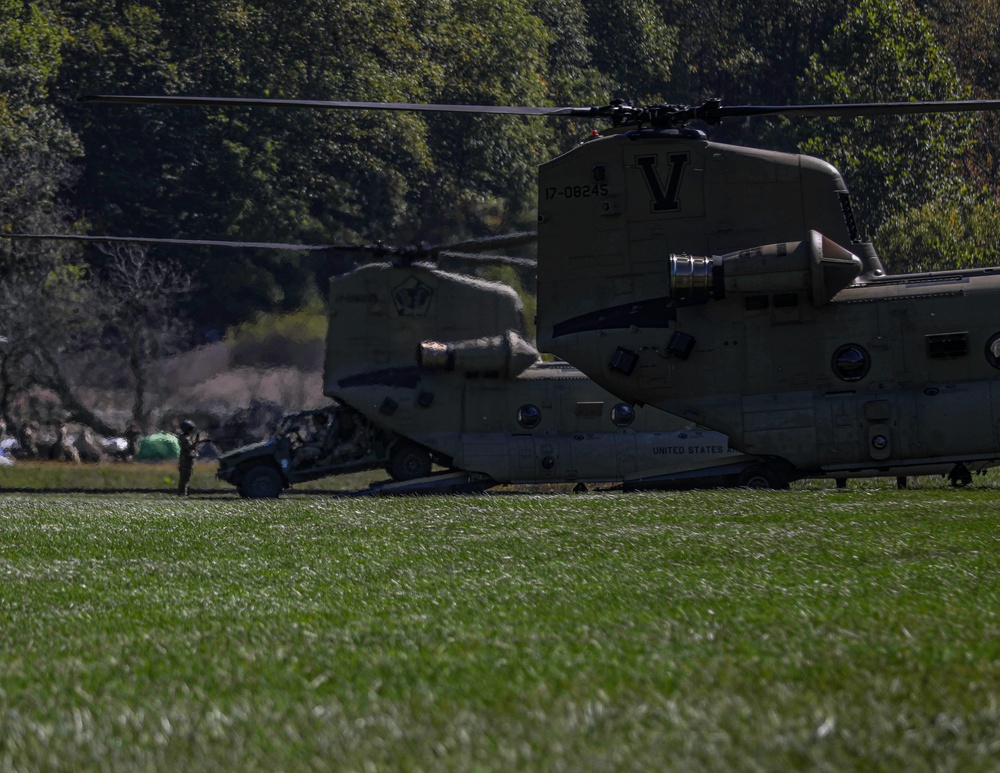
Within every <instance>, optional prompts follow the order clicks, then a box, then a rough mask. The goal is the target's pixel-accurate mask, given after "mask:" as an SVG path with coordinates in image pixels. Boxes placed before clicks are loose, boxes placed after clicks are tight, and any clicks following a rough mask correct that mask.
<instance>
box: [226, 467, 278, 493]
mask: <svg viewBox="0 0 1000 773" xmlns="http://www.w3.org/2000/svg"><path fill="white" fill-rule="evenodd" d="M284 488H285V482H284V481H283V480H282V479H281V473H280V472H278V470H277V469H275V468H274V467H272V466H271V465H269V464H257V465H254V466H253V467H251V468H250V469H249V470H247V471H246V472H245V473H243V477H242V478H240V484H239V486H238V490H239V492H240V496H241V497H243V498H244V499H277V498H278V496H279V495H280V494H281V492H282V491H283V490H284Z"/></svg>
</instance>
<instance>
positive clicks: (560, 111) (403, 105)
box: [78, 94, 603, 118]
mask: <svg viewBox="0 0 1000 773" xmlns="http://www.w3.org/2000/svg"><path fill="white" fill-rule="evenodd" d="M78 101H80V102H104V103H112V104H122V105H175V106H187V107H190V106H194V107H292V108H323V109H329V110H349V109H358V110H404V111H411V112H432V113H496V114H501V115H542V116H571V117H578V118H584V117H588V116H598V115H599V112H598V111H600V110H602V109H603V108H597V107H526V106H525V107H517V106H512V105H430V104H421V103H413V102H335V101H329V100H322V99H260V98H254V97H183V96H142V95H123V94H122V95H119V94H90V95H84V96H81V97H79V100H78Z"/></svg>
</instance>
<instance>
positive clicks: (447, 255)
mask: <svg viewBox="0 0 1000 773" xmlns="http://www.w3.org/2000/svg"><path fill="white" fill-rule="evenodd" d="M437 259H438V260H460V261H462V262H463V263H477V264H479V265H483V266H517V267H519V268H535V266H537V265H538V264H537V262H536V261H534V260H532V259H531V258H515V257H513V256H512V255H480V254H479V253H475V252H454V251H452V250H441V251H440V252H438V253H437Z"/></svg>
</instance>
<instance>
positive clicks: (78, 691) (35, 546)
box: [0, 484, 1000, 771]
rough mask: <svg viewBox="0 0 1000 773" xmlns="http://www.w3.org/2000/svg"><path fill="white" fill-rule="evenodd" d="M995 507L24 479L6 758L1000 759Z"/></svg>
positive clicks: (3, 622)
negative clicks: (97, 489)
mask: <svg viewBox="0 0 1000 773" xmlns="http://www.w3.org/2000/svg"><path fill="white" fill-rule="evenodd" d="M998 515H1000V505H998V500H997V492H996V490H995V489H993V488H968V489H963V490H957V491H956V490H950V489H947V488H924V489H921V490H908V491H896V490H895V489H894V488H892V487H890V486H889V485H887V484H883V485H882V486H877V485H874V484H873V485H870V486H867V487H856V488H852V489H849V490H848V491H846V492H839V491H836V490H833V489H830V488H823V489H820V488H816V489H804V490H797V491H791V492H777V493H772V492H749V491H714V492H701V493H697V492H691V493H678V494H628V495H622V494H585V495H564V494H545V495H524V494H500V495H485V496H475V497H450V498H446V497H427V498H420V499H414V498H393V499H384V500H372V499H367V498H364V499H351V498H331V497H324V496H305V497H292V498H289V499H282V500H280V501H278V502H267V503H254V502H243V501H240V500H238V499H236V498H235V497H230V496H228V495H221V496H220V495H218V494H205V495H204V496H202V497H200V498H199V497H195V498H191V499H188V500H177V499H173V498H168V497H165V496H162V495H158V494H118V495H113V496H112V495H105V494H102V495H76V494H44V495H25V494H7V495H4V496H0V544H2V545H3V551H2V554H0V579H2V585H0V589H2V590H0V630H2V632H3V636H2V638H0V647H2V650H3V651H2V656H0V769H4V770H31V769H46V770H81V769H103V770H135V769H160V770H166V769H170V770H181V769H185V770H217V769H227V770H338V771H339V770H356V771H367V770H511V769H522V770H595V771H596V770H601V771H603V770H612V769H613V770H629V769H634V770H649V769H673V770H685V771H686V770H713V771H715V770H728V769H734V770H788V769H809V770H852V769H853V770H866V771H867V770H886V771H897V770H956V771H957V770H961V771H967V770H991V769H995V767H996V762H995V761H996V759H998V756H997V755H998V754H1000V618H998V606H1000V605H998V600H1000V537H998V529H997V518H998Z"/></svg>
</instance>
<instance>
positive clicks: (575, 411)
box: [324, 248, 763, 489]
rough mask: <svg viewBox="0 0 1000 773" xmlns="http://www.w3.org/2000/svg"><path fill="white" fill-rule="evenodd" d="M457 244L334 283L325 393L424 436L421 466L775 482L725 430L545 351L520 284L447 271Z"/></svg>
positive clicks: (680, 481)
mask: <svg viewBox="0 0 1000 773" xmlns="http://www.w3.org/2000/svg"><path fill="white" fill-rule="evenodd" d="M445 255H452V256H454V255H455V253H454V251H452V250H445V249H443V248H417V249H412V248H407V249H403V250H397V251H394V252H393V253H388V252H386V254H384V258H386V260H384V261H377V262H374V263H365V264H363V265H361V266H359V267H358V268H356V269H354V270H353V271H351V272H349V273H347V274H345V275H342V276H339V277H334V278H333V279H332V280H331V282H330V304H329V315H330V321H329V328H328V333H327V339H326V345H327V350H326V359H325V367H324V392H325V394H327V395H329V396H331V397H335V398H336V399H337V400H339V401H341V402H343V403H345V404H348V405H350V406H352V407H353V408H355V409H356V410H358V411H359V412H361V413H362V414H364V416H365V417H366V419H368V420H369V421H370V422H371V423H372V424H375V425H378V426H380V427H382V428H384V429H387V430H389V431H391V432H394V433H397V434H399V435H401V436H403V437H406V438H407V439H409V440H410V441H413V443H415V444H416V445H415V446H408V447H407V450H406V453H407V454H409V455H410V459H409V460H408V461H409V464H410V468H411V469H413V470H419V471H420V473H421V474H422V475H426V474H427V473H429V471H430V469H431V462H432V460H433V461H436V462H438V463H439V464H442V465H444V466H445V467H448V468H451V469H457V470H462V471H466V472H470V473H476V474H477V475H478V477H479V478H480V479H482V478H486V479H488V481H489V482H490V485H492V483H493V482H511V483H545V482H565V481H568V482H578V483H594V482H608V481H611V482H621V483H622V484H623V487H624V488H625V489H635V488H651V487H660V486H666V487H673V486H680V485H685V484H688V485H690V484H698V485H762V484H763V481H761V480H760V479H759V478H758V477H756V476H757V475H758V473H757V472H755V468H754V462H755V461H756V460H754V459H751V458H748V457H746V456H744V455H742V454H738V453H735V452H731V451H730V449H729V447H728V442H727V438H726V437H725V436H724V435H722V434H720V433H717V432H712V431H709V430H705V429H704V428H703V427H698V426H697V425H695V424H693V423H692V422H689V421H685V420H680V419H678V418H677V417H676V416H673V415H671V414H668V413H666V412H663V411H660V410H657V409H652V408H651V409H641V408H639V409H637V408H635V407H633V406H631V405H629V404H626V403H623V402H622V401H620V400H618V399H616V398H614V397H613V396H612V395H611V394H609V393H608V392H606V391H605V390H603V389H601V388H600V387H598V386H597V385H595V384H594V383H593V382H591V381H590V380H589V379H587V378H586V377H585V376H584V375H583V374H582V373H580V371H578V370H577V369H576V368H573V367H571V366H569V365H567V364H565V363H561V362H544V361H543V360H542V358H541V356H540V354H539V352H538V350H537V349H536V348H535V346H534V344H533V343H532V342H531V341H530V340H529V339H528V337H527V334H526V332H525V326H524V319H523V306H522V304H521V301H520V299H519V298H518V296H517V294H516V293H515V292H514V291H513V290H512V289H510V288H509V287H507V286H506V285H503V284H500V283H498V282H491V281H486V280H483V279H479V278H476V277H470V276H467V275H464V274H456V273H453V272H450V271H445V270H442V269H441V268H439V267H438V266H437V265H435V258H437V257H438V256H445ZM500 260H502V261H504V262H506V260H507V259H505V258H501V259H500ZM472 310H474V311H472ZM400 466H402V465H400Z"/></svg>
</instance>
